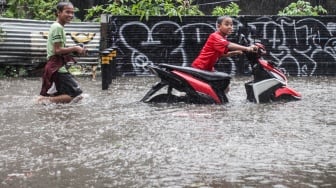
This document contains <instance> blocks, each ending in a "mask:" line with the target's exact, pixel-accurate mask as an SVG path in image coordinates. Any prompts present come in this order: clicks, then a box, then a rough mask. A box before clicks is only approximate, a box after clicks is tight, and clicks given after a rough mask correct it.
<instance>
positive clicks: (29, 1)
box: [2, 0, 77, 20]
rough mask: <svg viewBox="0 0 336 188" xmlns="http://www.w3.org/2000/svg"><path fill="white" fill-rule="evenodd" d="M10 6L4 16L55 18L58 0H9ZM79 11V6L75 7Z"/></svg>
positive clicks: (38, 18)
mask: <svg viewBox="0 0 336 188" xmlns="http://www.w3.org/2000/svg"><path fill="white" fill-rule="evenodd" d="M7 2H8V5H9V6H8V8H7V10H6V11H5V12H4V13H3V15H2V16H4V17H7V18H21V19H35V20H55V19H56V15H55V12H54V10H55V7H56V5H57V3H58V0H8V1H7ZM75 11H77V8H75Z"/></svg>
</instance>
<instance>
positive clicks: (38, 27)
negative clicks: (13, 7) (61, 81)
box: [0, 18, 100, 67]
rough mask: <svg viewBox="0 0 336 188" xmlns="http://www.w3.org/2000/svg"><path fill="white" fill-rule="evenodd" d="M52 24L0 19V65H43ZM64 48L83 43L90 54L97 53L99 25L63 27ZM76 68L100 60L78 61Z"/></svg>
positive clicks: (81, 58)
mask: <svg viewBox="0 0 336 188" xmlns="http://www.w3.org/2000/svg"><path fill="white" fill-rule="evenodd" d="M52 23H53V22H52V21H36V20H25V19H8V18H0V28H1V30H2V33H1V41H0V65H15V66H19V65H23V66H33V67H34V66H38V65H40V64H41V63H42V64H43V63H45V62H46V54H47V53H46V42H47V36H48V30H49V27H50V25H51V24H52ZM65 31H66V36H67V45H68V46H71V45H75V44H77V43H84V44H85V45H86V47H87V48H88V50H89V51H99V47H100V24H99V23H89V22H81V23H75V22H74V23H70V24H67V25H66V26H65ZM77 61H78V63H79V64H97V63H99V57H98V56H97V55H95V56H88V57H78V58H77Z"/></svg>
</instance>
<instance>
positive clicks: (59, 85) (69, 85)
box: [55, 72, 83, 97]
mask: <svg viewBox="0 0 336 188" xmlns="http://www.w3.org/2000/svg"><path fill="white" fill-rule="evenodd" d="M55 74H56V80H57V81H56V82H55V83H56V89H57V94H56V95H62V94H66V95H69V96H71V97H77V96H78V95H80V94H82V93H83V91H82V90H81V88H80V87H79V84H78V82H77V81H76V80H75V78H74V76H73V75H72V74H70V73H59V72H56V73H55Z"/></svg>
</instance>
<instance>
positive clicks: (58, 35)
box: [47, 22, 66, 59]
mask: <svg viewBox="0 0 336 188" xmlns="http://www.w3.org/2000/svg"><path fill="white" fill-rule="evenodd" d="M55 42H61V43H62V45H61V47H65V42H66V36H65V31H64V27H63V26H62V25H61V24H59V23H58V22H55V23H53V24H52V25H51V26H50V29H49V33H48V41H47V58H48V59H49V57H50V56H52V55H54V43H55Z"/></svg>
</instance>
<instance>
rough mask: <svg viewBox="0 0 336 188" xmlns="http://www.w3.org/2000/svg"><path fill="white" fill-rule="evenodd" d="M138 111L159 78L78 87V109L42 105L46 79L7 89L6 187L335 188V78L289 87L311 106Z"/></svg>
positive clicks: (3, 102) (3, 96)
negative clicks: (105, 87)
mask: <svg viewBox="0 0 336 188" xmlns="http://www.w3.org/2000/svg"><path fill="white" fill-rule="evenodd" d="M248 79H249V78H248V77H242V78H238V77H237V78H234V79H233V84H232V87H231V94H230V103H229V104H226V105H187V104H174V105H168V104H159V105H154V104H144V103H141V102H138V101H139V100H140V99H141V98H142V96H143V95H144V94H145V93H146V91H147V89H149V87H150V85H151V84H153V83H154V82H155V78H154V77H127V78H118V79H117V80H115V81H114V82H113V84H112V85H111V86H110V89H109V90H107V91H102V90H101V82H100V81H96V82H92V81H90V80H89V79H88V78H80V79H79V81H80V83H81V85H82V87H83V90H84V92H85V94H84V97H85V98H84V99H83V100H82V101H81V102H79V103H77V104H72V105H69V104H66V105H37V104H35V101H34V99H35V98H36V97H37V94H38V92H39V88H40V84H41V83H40V80H39V79H38V78H32V79H23V78H11V79H1V80H0V88H1V90H0V183H1V184H0V187H5V188H7V187H16V188H17V187H19V188H20V187H22V188H30V187H31V188H36V187H48V188H53V187H57V188H63V187H64V188H65V187H66V188H68V187H78V188H79V187H80V188H82V187H88V188H93V187H95V188H96V187H99V188H100V187H275V188H283V187H335V186H336V115H335V114H336V102H335V100H336V97H335V96H336V95H335V93H336V77H303V78H293V77H292V78H290V80H289V84H290V86H292V87H293V88H295V89H297V90H298V91H300V92H301V93H302V94H303V100H302V101H297V102H289V103H272V104H253V103H248V102H246V101H245V89H244V86H243V83H244V82H246V81H247V80H248Z"/></svg>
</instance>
